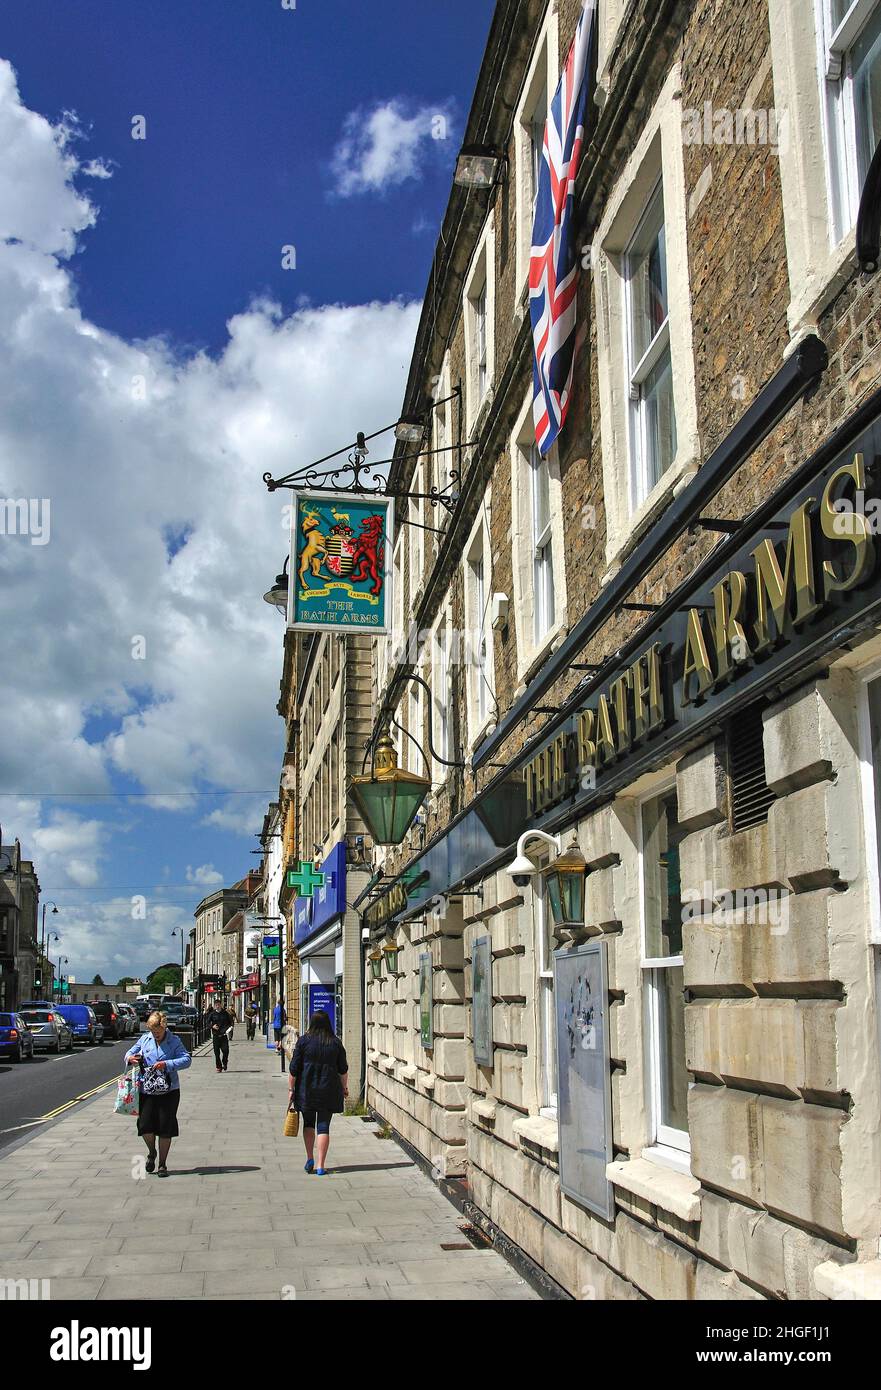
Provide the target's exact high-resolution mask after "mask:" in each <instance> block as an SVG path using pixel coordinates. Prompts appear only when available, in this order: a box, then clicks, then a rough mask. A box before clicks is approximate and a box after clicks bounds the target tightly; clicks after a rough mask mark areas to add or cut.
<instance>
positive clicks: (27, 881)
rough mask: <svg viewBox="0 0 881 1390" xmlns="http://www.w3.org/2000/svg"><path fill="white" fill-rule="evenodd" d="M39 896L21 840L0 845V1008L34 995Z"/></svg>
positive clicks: (8, 1007) (8, 1006)
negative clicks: (24, 856)
mask: <svg viewBox="0 0 881 1390" xmlns="http://www.w3.org/2000/svg"><path fill="white" fill-rule="evenodd" d="M39 898H40V885H39V882H38V881H37V875H36V872H35V870H34V866H33V864H32V863H31V861H30V860H29V859H22V857H21V845H20V843H19V841H18V840H16V841H15V843H14V844H12V845H0V1010H4V1009H15V1008H18V1006H19V1004H20V1003H21V1002H22V1000H24V999H31V998H33V992H34V968H35V966H36V964H37V959H38V951H39V946H38V942H37V905H38V902H39Z"/></svg>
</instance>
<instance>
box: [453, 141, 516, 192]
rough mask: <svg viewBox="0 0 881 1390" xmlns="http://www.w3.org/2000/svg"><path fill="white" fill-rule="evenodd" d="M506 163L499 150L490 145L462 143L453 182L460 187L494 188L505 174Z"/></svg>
mask: <svg viewBox="0 0 881 1390" xmlns="http://www.w3.org/2000/svg"><path fill="white" fill-rule="evenodd" d="M506 164H507V160H506V159H505V156H504V155H503V154H502V152H501V150H497V149H496V148H495V147H494V146H492V145H463V146H462V148H461V150H460V151H459V156H458V158H457V160H456V172H455V173H454V175H453V183H457V184H458V185H459V187H460V188H495V186H496V184H497V183H501V181H502V179H503V178H504V176H505V167H506Z"/></svg>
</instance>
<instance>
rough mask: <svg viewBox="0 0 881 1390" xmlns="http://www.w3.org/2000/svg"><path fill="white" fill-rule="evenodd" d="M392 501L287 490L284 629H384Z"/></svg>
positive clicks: (388, 622)
mask: <svg viewBox="0 0 881 1390" xmlns="http://www.w3.org/2000/svg"><path fill="white" fill-rule="evenodd" d="M393 528H394V498H393V497H382V496H379V495H377V496H375V497H374V496H362V495H359V494H357V493H331V492H310V491H308V490H303V489H296V488H295V489H293V490H292V492H291V558H290V566H289V580H288V627H289V628H292V629H296V630H298V631H304V632H369V633H380V634H381V633H388V632H390V631H391V628H392V621H393V617H392V615H393V608H392V601H393V600H392V551H393V547H394V535H393Z"/></svg>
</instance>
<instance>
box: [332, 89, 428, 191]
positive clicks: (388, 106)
mask: <svg viewBox="0 0 881 1390" xmlns="http://www.w3.org/2000/svg"><path fill="white" fill-rule="evenodd" d="M452 120H453V117H452V110H451V105H450V104H449V103H446V104H445V105H443V106H441V107H437V106H421V107H418V108H410V107H408V105H407V104H406V103H405V102H404V101H402V100H400V99H399V98H395V99H393V100H391V101H386V102H380V103H378V104H377V105H376V106H373V107H371V108H370V109H363V108H361V109H359V110H357V111H351V112H350V113H349V114H348V116H346V119H345V121H344V122H343V133H342V136H341V137H340V140H339V143H338V144H337V147H336V149H335V150H334V154H333V159H332V162H331V170H332V173H333V178H334V186H333V190H332V193H333V194H334V195H336V196H338V197H341V198H350V197H352V196H353V195H355V194H360V193H383V192H385V191H386V190H387V189H389V188H393V187H395V186H396V185H397V184H401V183H406V182H407V181H408V180H411V179H421V178H422V176H423V173H424V169H425V164H426V163H427V162H428V161H429V160H432V159H436V158H437V156H438V152H439V151H440V152H441V154H446V152H447V151H448V150H449V148H450V147H449V145H448V144H447V143H446V142H448V141H449V140H450V139H451V136H452V132H451V126H452Z"/></svg>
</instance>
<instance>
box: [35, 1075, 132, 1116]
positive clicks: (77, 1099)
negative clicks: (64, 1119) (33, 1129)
mask: <svg viewBox="0 0 881 1390" xmlns="http://www.w3.org/2000/svg"><path fill="white" fill-rule="evenodd" d="M118 1079H119V1078H118V1077H116V1076H111V1078H110V1080H109V1081H102V1082H101V1085H100V1086H93V1088H92V1090H91V1091H83V1093H82V1095H81V1096H74V1098H73V1100H68V1101H65V1103H64V1105H59V1107H58V1109H57V1110H50V1111H49V1113H48V1114H47V1115H41V1116H40V1121H43V1120H54V1119H55V1116H56V1115H63V1114H64V1111H65V1110H70V1109H71V1107H72V1106H74V1105H79V1103H80V1101H81V1100H88V1099H89V1097H90V1096H96V1095H97V1094H98V1092H99V1091H106V1090H107V1087H108V1086H115V1085H116V1083H117V1081H118Z"/></svg>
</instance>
